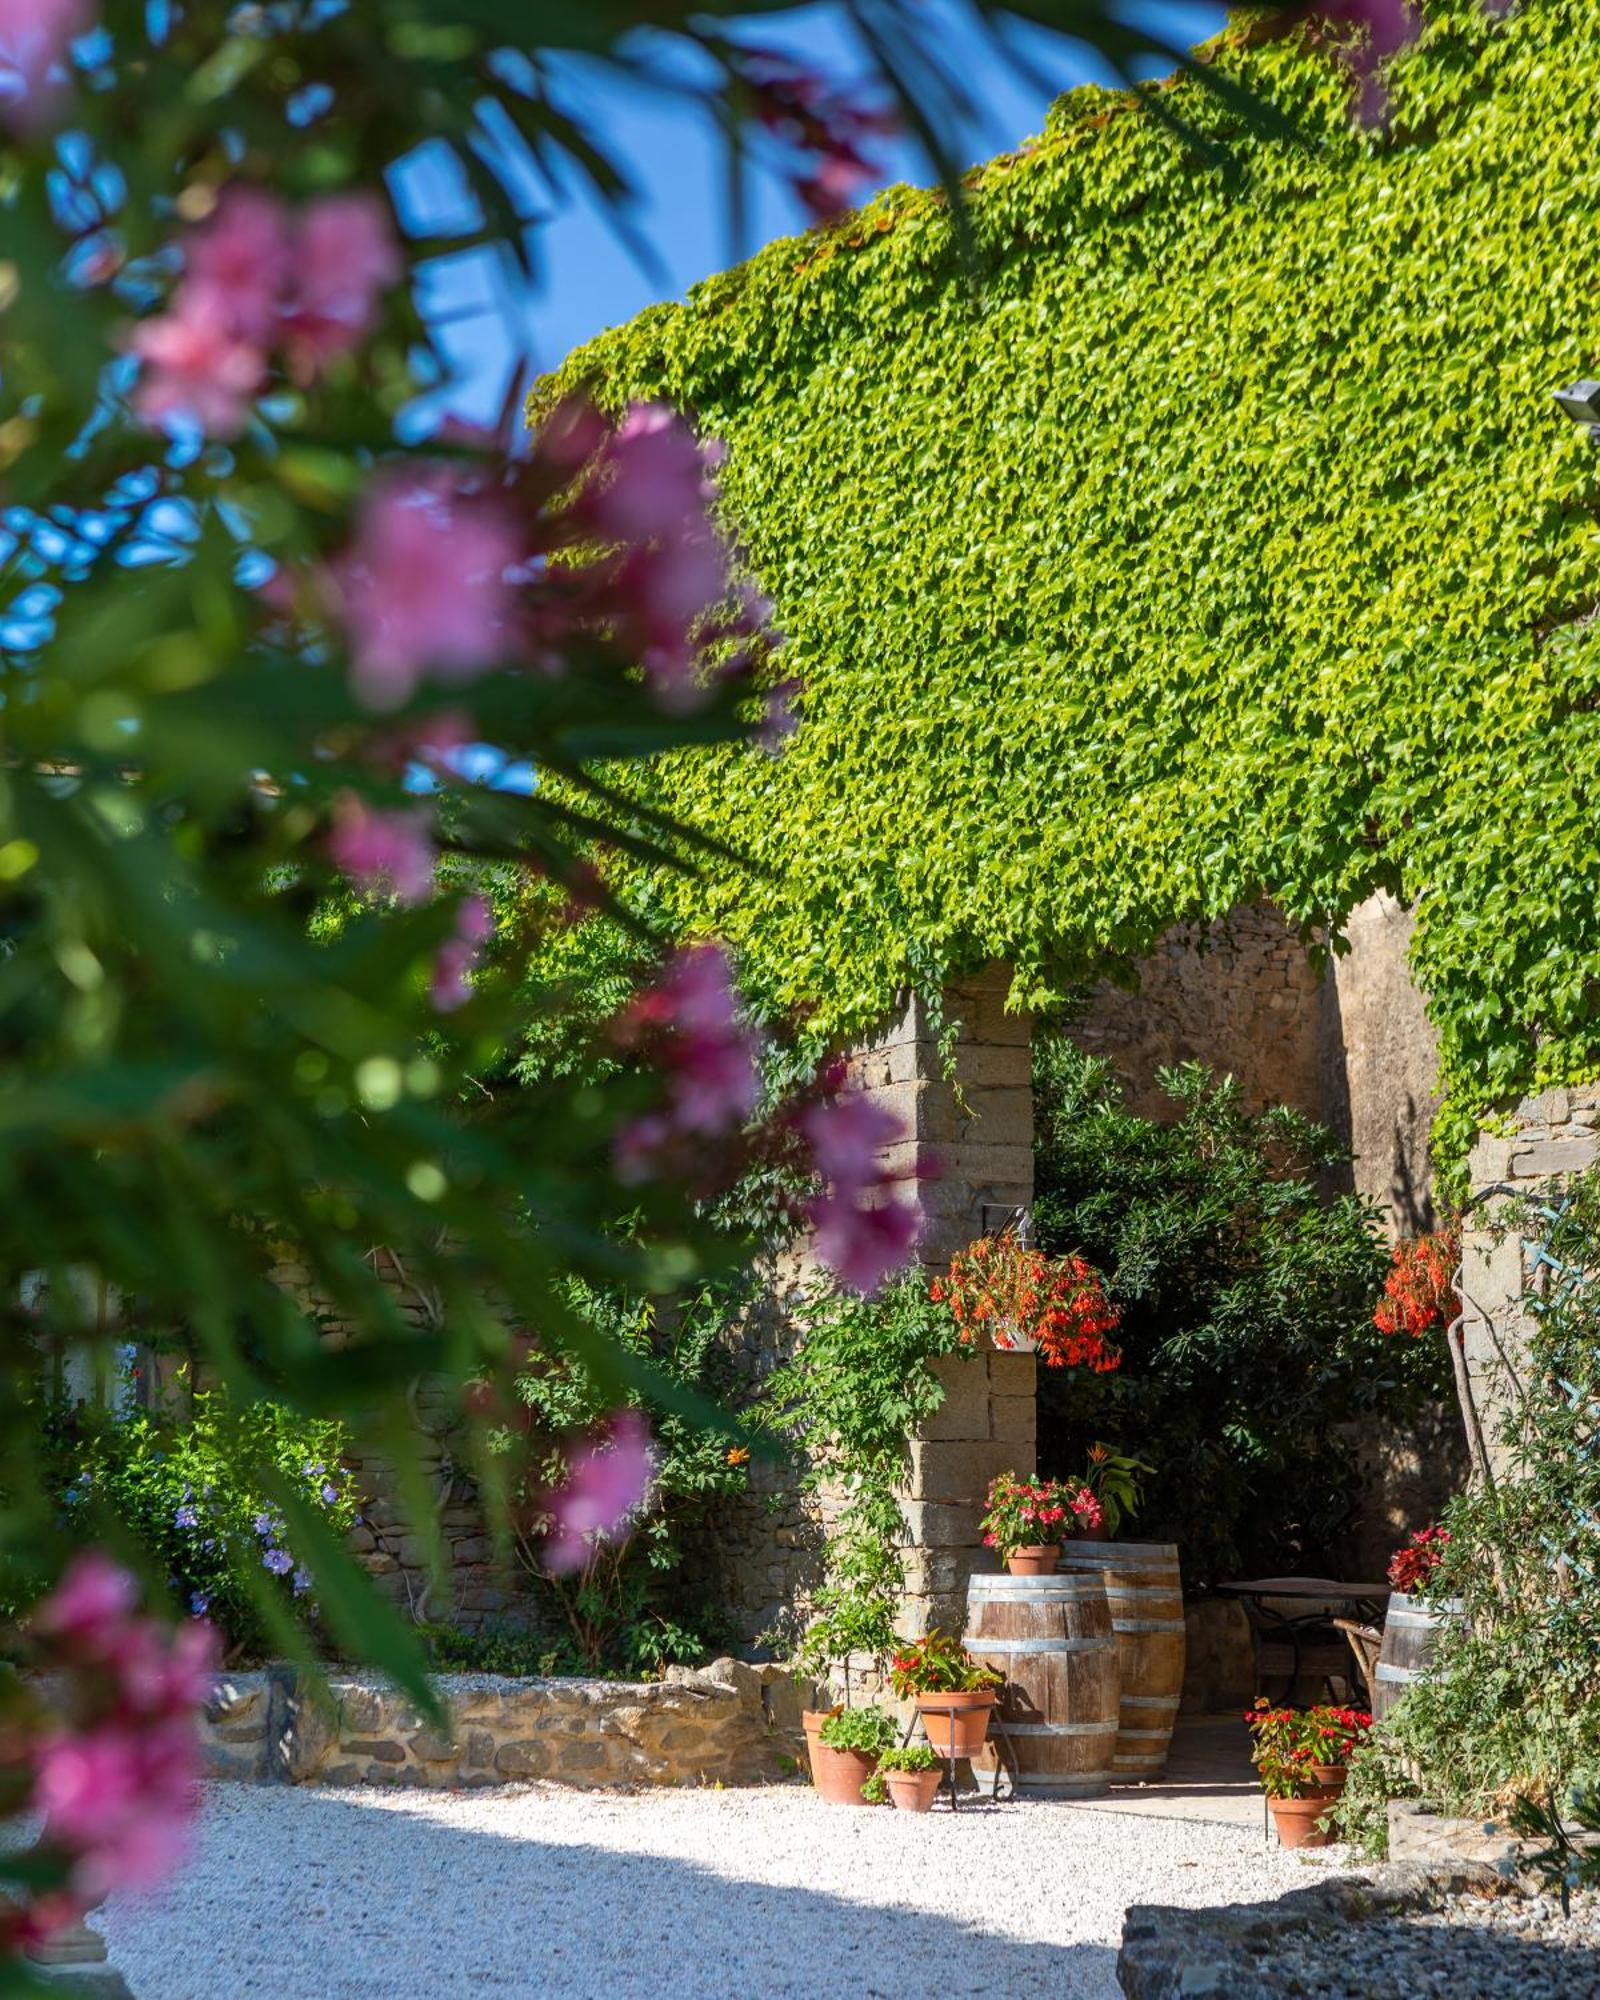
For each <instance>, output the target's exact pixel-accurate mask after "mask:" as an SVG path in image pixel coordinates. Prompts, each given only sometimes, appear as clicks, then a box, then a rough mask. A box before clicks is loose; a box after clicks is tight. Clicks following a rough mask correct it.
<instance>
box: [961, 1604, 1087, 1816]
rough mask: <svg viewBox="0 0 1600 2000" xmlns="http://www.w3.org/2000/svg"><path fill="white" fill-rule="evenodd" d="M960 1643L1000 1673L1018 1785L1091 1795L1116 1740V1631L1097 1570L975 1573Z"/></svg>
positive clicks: (1041, 1793)
mask: <svg viewBox="0 0 1600 2000" xmlns="http://www.w3.org/2000/svg"><path fill="white" fill-rule="evenodd" d="M966 1643H967V1646H968V1648H969V1649H970V1651H971V1652H972V1654H973V1656H974V1658H976V1659H978V1660H981V1661H982V1662H983V1664H984V1665H985V1666H986V1667H993V1668H994V1669H995V1670H996V1672H998V1673H1002V1674H1004V1675H1005V1677H1006V1684H1005V1687H1004V1689H1003V1690H1002V1691H1001V1696H1000V1715H1001V1718H1002V1720H1003V1721H1004V1723H1005V1726H1006V1732H1007V1734H1008V1735H1009V1737H1010V1739H1011V1748H1012V1751H1013V1753H1014V1755H1015V1757H1016V1761H1017V1789H1018V1791H1020V1792H1026V1793H1028V1794H1030V1795H1031V1796H1034V1797H1039V1798H1055V1799H1084V1798H1092V1797H1094V1796H1096V1795H1097V1794H1099V1793H1101V1792H1103V1791H1104V1790H1105V1789H1106V1786H1107V1785H1108V1784H1109V1782H1110V1779H1111V1760H1112V1758H1113V1756H1114V1755H1115V1752H1116V1744H1117V1641H1116V1635H1115V1634H1114V1633H1113V1632H1112V1630H1111V1610H1110V1607H1109V1606H1108V1604H1107V1603H1106V1588H1105V1584H1104V1583H1103V1582H1102V1581H1101V1579H1100V1578H1099V1577H1098V1576H1078V1575H1074V1574H1071V1573H1068V1574H1065V1575H1056V1576H975V1577H974V1578H973V1579H972V1581H971V1583H970V1584H969V1585H968V1587H967V1633H966Z"/></svg>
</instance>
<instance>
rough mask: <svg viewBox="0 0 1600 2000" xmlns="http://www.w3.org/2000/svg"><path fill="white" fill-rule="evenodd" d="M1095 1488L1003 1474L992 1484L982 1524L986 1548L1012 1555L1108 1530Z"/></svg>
mask: <svg viewBox="0 0 1600 2000" xmlns="http://www.w3.org/2000/svg"><path fill="white" fill-rule="evenodd" d="M1104 1522H1105V1515H1104V1513H1103V1511H1102V1510H1101V1506H1100V1502H1099V1500H1098V1499H1096V1497H1095V1494H1094V1491H1093V1489H1092V1488H1091V1487H1088V1486H1085V1485H1084V1484H1083V1482H1082V1481H1081V1480H1077V1479H1040V1480H1032V1479H1019V1478H1018V1477H1017V1475H1016V1474H1015V1473H1014V1472H1002V1473H999V1474H997V1475H996V1477H995V1478H993V1479H992V1480H990V1482H989V1506H988V1511H987V1512H986V1513H985V1514H984V1515H983V1517H982V1519H981V1520H980V1521H979V1523H978V1525H979V1527H980V1528H982V1530H983V1542H984V1547H985V1548H990V1549H998V1550H999V1551H1000V1553H1001V1554H1002V1555H1003V1556H1011V1555H1014V1554H1015V1553H1016V1551H1017V1550H1018V1549H1025V1548H1032V1547H1036V1546H1041V1545H1044V1544H1048V1543H1052V1542H1061V1541H1065V1540H1066V1538H1067V1537H1068V1536H1069V1535H1073V1534H1082V1533H1084V1532H1085V1531H1086V1530H1089V1529H1092V1528H1098V1527H1101V1526H1103V1525H1104Z"/></svg>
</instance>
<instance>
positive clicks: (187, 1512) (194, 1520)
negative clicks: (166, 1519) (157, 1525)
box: [172, 1502, 200, 1528]
mask: <svg viewBox="0 0 1600 2000" xmlns="http://www.w3.org/2000/svg"><path fill="white" fill-rule="evenodd" d="M172 1519H173V1522H174V1524H175V1525H176V1526H178V1527H180V1528H198V1527H199V1525H200V1514H199V1510H198V1509H197V1508H194V1507H191V1506H189V1505H188V1504H187V1502H186V1503H185V1504H184V1505H183V1506H182V1507H180V1508H179V1509H178V1511H177V1513H176V1514H174V1515H173V1517H172Z"/></svg>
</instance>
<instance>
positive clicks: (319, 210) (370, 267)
mask: <svg viewBox="0 0 1600 2000" xmlns="http://www.w3.org/2000/svg"><path fill="white" fill-rule="evenodd" d="M5 4H6V0H0V6H4V5H5ZM183 249H184V275H183V278H182V281H181V282H180V284H179V285H178V288H177V290H176V292H175V293H174V294H173V297H172V301H171V304H170V305H169V307H168V309H167V311H166V312H164V313H161V314H159V315H158V316H157V317H155V318H153V319H148V320H143V321H141V322H140V324H139V325H138V326H136V327H135V328H134V330H133V334H132V337H131V339H130V343H129V344H130V346H131V348H132V351H133V352H134V353H135V354H137V355H138V356H139V357H140V359H141V360H142V361H143V362H144V363H145V373H144V377H143V379H142V380H141V382H140V383H139V386H138V388H137V389H136V390H135V392H134V407H135V409H136V410H137V411H138V413H139V416H140V417H141V418H142V419H143V421H144V422H146V423H149V424H157V425H159V424H163V423H165V422H166V421H167V419H168V418H171V417H181V418H184V419H186V420H187V421H189V422H191V423H195V424H198V425H199V426H200V428H201V429H202V430H204V431H205V432H206V433H207V435H208V436H212V437H231V436H233V435H235V434H236V433H237V432H238V431H239V430H240V429H242V428H243V425H244V421H245V418H246V416H247V414H248V412H249V408H250V405H251V403H252V402H253V401H254V400H255V398H256V397H257V396H258V395H259V394H260V392H261V390H262V388H263V387H264V386H265V383H266V380H267V374H268V364H269V361H270V358H271V356H272V355H273V354H274V353H277V352H280V351H281V352H282V353H283V354H284V355H285V356H286V358H287V359H288V361H289V364H290V368H291V372H292V373H293V374H294V376H295V377H296V379H297V380H299V381H301V382H309V381H310V380H311V379H312V378H313V377H314V376H315V375H316V374H317V372H318V371H319V369H320V368H322V366H323V365H324V364H325V363H326V362H328V361H330V360H332V359H333V358H334V357H335V356H337V355H340V354H345V353H348V352H349V351H350V350H351V349H352V348H354V347H355V346H357V345H358V344H359V342H360V340H361V338H362V337H363V335H364V334H365V333H366V331H367V329H368V327H369V326H370V325H371V323H372V319H373V316H374V313H375V311H376V308H377V299H378V294H379V293H380V292H381V291H382V290H383V289H384V287H385V286H387V285H391V284H393V283H394V282H395V281H396V280H397V279H398V278H399V277H400V275H401V271H402V269H403V264H402V260H401V257H400V252H399V248H398V246H397V244H396V242H395V237H394V231H393V229H392V227H391V225H390V222H389V216H388V211H387V208H386V207H385V205H384V203H383V201H382V200H381V199H380V198H379V197H378V196H376V195H372V194H364V193H359V192H358V193H352V194H342V195H329V196H325V197H324V198H323V199H322V200H320V201H314V202H312V203H310V205H309V206H308V207H307V208H306V209H305V210H304V211H303V213H302V214H301V215H300V216H299V217H298V218H296V217H294V216H293V215H292V214H291V213H290V211H289V210H288V209H287V208H286V207H285V206H284V204H283V203H282V202H281V201H279V200H278V198H277V197H276V196H275V195H271V194H268V193H266V192H265V191H264V190H262V189H260V188H253V187H246V186H231V187H228V188H225V189H224V190H223V192H222V194H221V196H220V197H219V198H218V201H217V205H216V208H215V209H214V210H213V212H212V214H211V215H210V216H209V217H208V218H207V220H206V221H204V222H203V223H200V224H199V225H198V226H197V227H196V228H194V229H192V230H190V231H189V233H188V235H187V236H186V237H185V239H184V245H183Z"/></svg>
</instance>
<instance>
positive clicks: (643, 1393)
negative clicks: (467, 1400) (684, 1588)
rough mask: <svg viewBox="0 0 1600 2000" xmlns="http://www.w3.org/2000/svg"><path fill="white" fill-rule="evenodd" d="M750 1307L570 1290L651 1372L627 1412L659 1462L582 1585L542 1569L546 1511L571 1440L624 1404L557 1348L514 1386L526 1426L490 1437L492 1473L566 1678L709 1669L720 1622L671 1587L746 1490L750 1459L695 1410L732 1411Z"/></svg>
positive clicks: (732, 1290)
mask: <svg viewBox="0 0 1600 2000" xmlns="http://www.w3.org/2000/svg"><path fill="white" fill-rule="evenodd" d="M745 1297H746V1285H745V1282H744V1281H740V1282H739V1283H737V1284H729V1285H716V1284H708V1285H706V1286H704V1287H703V1288H702V1289H701V1290H700V1291H698V1292H696V1293H693V1294H692V1295H688V1296H683V1297H680V1298H678V1299H677V1300H675V1301H673V1302H672V1303H670V1304H667V1305H662V1304H659V1303H658V1302H656V1301H654V1300H648V1299H646V1300H640V1299H636V1298H632V1297H629V1296H626V1295H623V1294H621V1293H611V1292H605V1291H601V1290H600V1289H598V1288H596V1287H593V1286H590V1285H586V1284H583V1283H581V1282H579V1281H577V1280H574V1281H573V1282H572V1283H571V1285H570V1286H569V1287H568V1302H569V1304H570V1305H571V1306H572V1307H573V1308H574V1309H575V1310H576V1311H577V1312H578V1313H579V1314H581V1315H582V1317H583V1318H585V1319H586V1320H588V1321H589V1323H590V1324H591V1325H592V1326H594V1327H595V1328H596V1329H597V1330H599V1331H601V1332H603V1333H604V1334H605V1335H606V1336H607V1337H608V1338H609V1339H610V1340H612V1341H613V1342H614V1343H615V1345H616V1347H617V1348H618V1349H619V1350H620V1351H621V1353H622V1354H623V1355H624V1356H625V1357H628V1358H629V1359H631V1361H632V1362H633V1363H634V1364H635V1366H636V1368H637V1369H638V1370H640V1371H644V1370H648V1371H650V1376H651V1386H649V1387H645V1388H633V1389H630V1390H629V1391H628V1392H627V1393H626V1394H625V1396H623V1397H622V1398H620V1400H622V1401H626V1402H627V1403H629V1404H631V1405H633V1406H636V1407H638V1408H641V1409H643V1410H644V1411H645V1413H646V1414H647V1416H648V1417H649V1419H650V1427H651V1433H652V1438H653V1455H654V1477H653V1480H652V1483H651V1489H650V1493H649V1496H648V1499H647V1501H646V1504H645V1507H644V1508H643V1510H642V1511H641V1513H640V1514H639V1516H638V1518H637V1519H636V1520H635V1521H634V1522H633V1523H632V1524H631V1525H630V1526H629V1528H628V1530H627V1532H625V1533H623V1534H621V1535H619V1536H617V1537H616V1538H614V1539H613V1540H611V1541H607V1542H598V1543H596V1545H595V1546H594V1548H593V1550H592V1553H591V1555H590V1557H589V1560H588V1561H587V1562H586V1564H585V1565H584V1567H583V1568H582V1569H581V1570H580V1571H578V1572H576V1573H575V1574H574V1575H572V1576H553V1575H551V1574H549V1572H547V1571H546V1569H545V1568H544V1532H545V1529H546V1527H547V1525H548V1520H549V1516H548V1512H547V1510H546V1505H545V1503H546V1498H547V1496H548V1495H549V1494H550V1493H551V1492H552V1491H553V1490H555V1489H557V1488H559V1487H560V1486H561V1485H562V1484H563V1482H564V1481H565V1479H566V1478H567V1475H568V1472H569V1469H570V1468H569V1452H570V1449H571V1446H572V1441H573V1439H574V1438H577V1437H582V1436H583V1435H585V1434H587V1433H589V1432H591V1431H592V1430H593V1428H594V1427H595V1426H597V1425H598V1424H600V1422H601V1421H602V1420H603V1419H604V1417H605V1416H606V1414H607V1413H608V1412H609V1411H610V1410H612V1409H614V1408H616V1407H617V1404H618V1402H619V1397H618V1394H617V1391H616V1389H615V1387H614V1386H612V1385H607V1384H598V1383H596V1381H595V1380H594V1378H593V1377H592V1376H591V1375H590V1374H589V1373H588V1372H587V1371H586V1370H585V1369H584V1368H582V1367H581V1366H579V1365H578V1364H577V1363H576V1362H575V1361H573V1360H572V1359H571V1358H570V1357H568V1356H567V1355H565V1354H563V1353H562V1352H561V1351H560V1350H558V1349H556V1348H554V1347H539V1346H535V1347H534V1349H533V1350H532V1353H531V1355H530V1357H529V1360H528V1362H527V1365H526V1366H525V1367H524V1368H523V1369H522V1371H521V1372H520V1373H519V1375H518V1377H517V1381H516V1388H517V1393H518V1395H519V1397H520V1398H521V1402H522V1407H523V1410H524V1411H525V1412H526V1419H525V1420H524V1421H523V1422H522V1423H521V1424H519V1425H507V1426H505V1427H503V1428H502V1429H500V1430H499V1431H498V1432H496V1433H495V1434H494V1435H493V1437H492V1439H491V1445H492V1453H491V1457H490V1459H489V1461H488V1462H487V1464H486V1466H485V1470H486V1472H487V1473H488V1474H489V1476H490V1477H491V1478H492V1479H493V1480H494V1481H495V1482H497V1483H499V1484H500V1485H501V1486H502V1487H503V1490H504V1491H505V1493H506V1496H507V1498H508V1500H509V1502H510V1519H511V1521H512V1523H513V1536H512V1548H513V1552H514V1554H515V1556H516V1558H517V1560H518V1561H519V1563H520V1564H521V1566H522V1567H523V1569H524V1570H525V1571H526V1572H527V1574H528V1575H529V1577H530V1578H532V1579H533V1583H534V1592H533V1609H534V1612H535V1614H536V1616H542V1618H543V1622H544V1623H546V1624H547V1625H550V1626H553V1627H554V1628H555V1629H557V1630H558V1631H559V1633H560V1635H561V1636H560V1638H559V1639H558V1640H557V1641H556V1643H555V1645H554V1647H553V1648H551V1647H550V1643H549V1641H548V1639H547V1640H546V1641H545V1647H546V1649H547V1650H548V1653H549V1657H550V1658H551V1659H553V1660H554V1661H556V1662H558V1663H559V1667H560V1669H561V1670H562V1671H566V1672H578V1673H589V1674H593V1673H615V1674H622V1675H626V1676H635V1677H636V1676H639V1675H654V1674H659V1673H660V1672H661V1670H662V1669H663V1668H664V1667H666V1666H668V1665H670V1664H672V1663H674V1662H682V1663H686V1664H693V1663H695V1662H697V1661H700V1660H702V1659H704V1658H705V1657H706V1654H707V1651H708V1648H709V1646H710V1645H711V1644H712V1643H714V1642H715V1641H716V1640H717V1639H718V1638H719V1637H720V1636H721V1635H720V1632H719V1631H718V1630H717V1628H716V1624H715V1614H714V1611H713V1610H712V1608H710V1607H706V1606H702V1605H694V1606H688V1605H685V1604H684V1603H683V1601H682V1593H681V1592H679V1591H677V1590H676V1588H675V1583H676V1573H677V1571H678V1570H679V1568H680V1566H681V1564H682V1562H683V1536H684V1534H685V1532H686V1531H687V1530H688V1529H690V1528H691V1527H693V1526H695V1525H698V1524H699V1523H700V1522H701V1521H702V1520H703V1519H704V1517H705V1513H706V1509H707V1508H708V1507H709V1506H710V1504H711V1503H712V1502H713V1501H716V1500H719V1499H723V1498H726V1497H729V1496H732V1495H734V1494H737V1493H741V1492H743V1491H744V1490H745V1487H746V1485H747V1483H748V1476H749V1475H748V1472H747V1469H746V1468H747V1464H748V1460H749V1455H750V1454H749V1449H748V1447H746V1446H744V1445H741V1444H739V1443H737V1442H736V1441H735V1439H734V1438H733V1436H732V1435H731V1434H730V1433H729V1432H728V1431H727V1430H725V1429H718V1428H716V1427H709V1428H708V1427H707V1425H706V1424H705V1423H704V1422H703V1421H702V1420H701V1418H700V1416H698V1415H695V1414H691V1402H692V1399H693V1398H695V1397H699V1398H702V1399H711V1400H723V1399H726V1398H727V1397H728V1396H729V1394H730V1392H731V1391H732V1389H733V1388H734V1386H735V1384H734V1381H733V1378H732V1375H731V1365H730V1362H729V1359H728V1355H727V1351H726V1347H725V1345H724V1336H725V1335H726V1333H727V1331H728V1329H729V1327H730V1325H731V1324H732V1322H733V1320H734V1319H735V1318H736V1317H737V1315H738V1313H739V1312H740V1311H741V1310H742V1308H743V1305H744V1301H745ZM701 1407H702V1410H703V1409H704V1408H705V1407H706V1405H705V1403H704V1402H703V1403H702V1406H701ZM543 1670H544V1671H548V1669H543Z"/></svg>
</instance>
